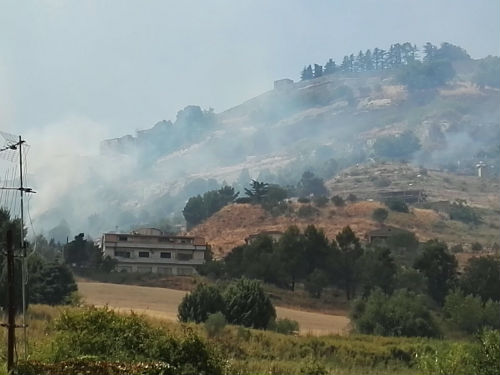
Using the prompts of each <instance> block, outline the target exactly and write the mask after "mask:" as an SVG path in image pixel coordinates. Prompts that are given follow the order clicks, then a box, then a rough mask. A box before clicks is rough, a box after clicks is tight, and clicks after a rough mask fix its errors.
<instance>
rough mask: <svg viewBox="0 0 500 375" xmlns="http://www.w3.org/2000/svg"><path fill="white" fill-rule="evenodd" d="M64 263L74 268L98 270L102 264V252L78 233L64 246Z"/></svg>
mask: <svg viewBox="0 0 500 375" xmlns="http://www.w3.org/2000/svg"><path fill="white" fill-rule="evenodd" d="M63 255H64V262H65V263H66V264H69V265H75V266H76V267H82V266H88V267H93V268H98V267H99V266H100V264H101V262H102V252H101V250H100V249H99V248H98V247H97V246H95V245H94V243H93V242H92V241H91V240H87V239H85V234H84V233H80V234H79V235H77V236H75V239H74V240H73V241H71V242H69V243H68V244H66V245H65V246H64V249H63Z"/></svg>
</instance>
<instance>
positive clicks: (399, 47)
mask: <svg viewBox="0 0 500 375" xmlns="http://www.w3.org/2000/svg"><path fill="white" fill-rule="evenodd" d="M465 59H470V56H469V54H468V53H467V51H465V50H464V49H463V48H461V47H459V46H455V45H453V44H451V43H447V42H445V43H442V44H441V46H440V47H437V46H435V45H433V44H432V43H430V42H427V43H426V44H425V45H424V46H423V58H422V60H421V61H422V62H424V63H432V62H436V61H441V60H446V61H454V60H465ZM417 61H419V56H418V48H417V46H416V45H415V44H411V43H410V42H405V43H395V44H392V45H391V46H390V48H389V49H387V50H384V49H381V48H374V49H373V51H372V50H370V49H367V50H366V51H365V52H363V51H359V52H358V53H357V54H356V55H355V54H354V53H352V54H350V55H346V56H344V58H343V59H342V62H341V63H340V64H337V63H336V62H335V61H334V60H333V59H331V58H330V59H329V60H328V61H327V62H326V63H325V65H324V66H322V65H320V64H312V65H308V66H306V67H304V69H302V72H301V77H300V78H301V80H302V81H305V80H309V79H313V78H319V77H322V76H323V75H329V74H334V73H337V72H340V73H357V72H367V71H375V70H388V69H394V68H398V67H401V66H404V65H411V64H413V63H415V62H417Z"/></svg>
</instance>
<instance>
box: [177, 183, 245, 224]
mask: <svg viewBox="0 0 500 375" xmlns="http://www.w3.org/2000/svg"><path fill="white" fill-rule="evenodd" d="M238 195H239V192H235V191H234V188H233V187H231V186H223V187H222V188H220V189H218V190H210V191H207V192H206V193H204V194H203V196H201V195H197V196H195V197H191V198H189V200H188V201H187V203H186V205H185V206H184V209H183V210H182V214H183V215H184V218H185V219H186V223H187V226H188V228H191V227H193V226H195V225H198V224H200V223H201V222H202V221H203V220H205V219H206V218H208V217H210V216H212V215H213V214H214V213H216V212H217V211H219V210H220V209H221V208H222V207H224V206H226V205H228V204H230V203H232V202H234V201H235V199H236V198H237V197H238Z"/></svg>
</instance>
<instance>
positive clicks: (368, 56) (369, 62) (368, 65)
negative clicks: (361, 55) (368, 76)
mask: <svg viewBox="0 0 500 375" xmlns="http://www.w3.org/2000/svg"><path fill="white" fill-rule="evenodd" d="M364 65H365V70H373V59H372V51H370V50H369V49H367V50H366V52H365V64H364Z"/></svg>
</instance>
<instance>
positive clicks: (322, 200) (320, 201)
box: [314, 195, 328, 207]
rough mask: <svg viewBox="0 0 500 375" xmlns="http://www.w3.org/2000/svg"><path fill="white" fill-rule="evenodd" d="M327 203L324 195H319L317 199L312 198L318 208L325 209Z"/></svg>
mask: <svg viewBox="0 0 500 375" xmlns="http://www.w3.org/2000/svg"><path fill="white" fill-rule="evenodd" d="M327 203H328V198H327V197H325V196H324V195H320V196H318V197H314V204H315V205H316V206H318V207H325V206H326V204H327Z"/></svg>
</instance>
